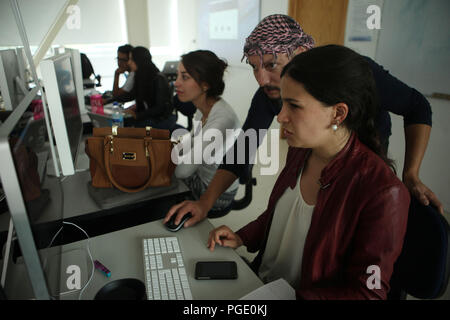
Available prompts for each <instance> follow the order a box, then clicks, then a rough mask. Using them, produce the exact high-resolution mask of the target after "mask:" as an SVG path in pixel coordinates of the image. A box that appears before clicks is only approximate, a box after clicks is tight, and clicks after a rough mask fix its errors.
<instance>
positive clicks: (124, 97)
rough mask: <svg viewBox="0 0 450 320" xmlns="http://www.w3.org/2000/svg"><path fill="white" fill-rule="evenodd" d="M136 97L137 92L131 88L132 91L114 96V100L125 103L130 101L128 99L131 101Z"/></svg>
mask: <svg viewBox="0 0 450 320" xmlns="http://www.w3.org/2000/svg"><path fill="white" fill-rule="evenodd" d="M134 99H135V93H134V90H131V91H130V92H125V93H124V94H121V95H120V96H117V97H115V98H113V99H112V101H117V102H121V103H124V102H128V101H131V100H134Z"/></svg>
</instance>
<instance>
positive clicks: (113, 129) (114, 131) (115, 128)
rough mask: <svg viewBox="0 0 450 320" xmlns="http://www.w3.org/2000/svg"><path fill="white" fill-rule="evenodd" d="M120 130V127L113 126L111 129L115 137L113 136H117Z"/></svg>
mask: <svg viewBox="0 0 450 320" xmlns="http://www.w3.org/2000/svg"><path fill="white" fill-rule="evenodd" d="M118 128H119V126H116V125H113V126H112V127H111V132H112V135H113V136H117V134H118Z"/></svg>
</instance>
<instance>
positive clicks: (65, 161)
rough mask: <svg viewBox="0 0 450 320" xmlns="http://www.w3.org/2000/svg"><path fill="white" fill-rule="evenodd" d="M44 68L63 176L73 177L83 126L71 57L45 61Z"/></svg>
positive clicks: (67, 55)
mask: <svg viewBox="0 0 450 320" xmlns="http://www.w3.org/2000/svg"><path fill="white" fill-rule="evenodd" d="M40 67H41V73H42V80H43V82H44V90H45V93H46V96H47V103H48V109H49V112H50V119H51V122H52V128H53V133H54V135H55V140H56V146H57V150H58V156H59V160H60V161H59V162H60V164H61V170H62V174H63V175H65V176H67V175H72V174H74V173H75V163H76V158H77V154H78V148H79V145H80V142H81V137H82V134H83V123H82V120H81V114H80V103H81V102H80V101H79V97H78V94H77V88H76V85H75V78H74V74H73V64H72V61H71V55H70V54H69V53H64V54H61V55H57V56H53V57H51V58H48V59H46V60H43V61H42V62H41V64H40Z"/></svg>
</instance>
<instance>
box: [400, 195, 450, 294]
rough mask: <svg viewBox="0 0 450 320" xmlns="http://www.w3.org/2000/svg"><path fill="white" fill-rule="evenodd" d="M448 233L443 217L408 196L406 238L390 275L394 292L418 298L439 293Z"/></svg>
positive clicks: (444, 285)
mask: <svg viewBox="0 0 450 320" xmlns="http://www.w3.org/2000/svg"><path fill="white" fill-rule="evenodd" d="M449 233H450V227H449V224H448V222H447V220H446V219H445V217H443V216H442V215H441V214H440V213H439V212H438V211H437V210H436V209H435V208H434V207H432V206H424V205H422V204H420V203H419V201H418V200H416V199H415V198H414V197H411V205H410V209H409V216H408V226H407V230H406V235H405V241H404V244H403V249H402V252H401V254H400V256H399V258H398V260H397V262H396V263H395V266H394V272H393V274H392V279H391V289H392V291H393V292H396V291H397V292H398V291H399V290H400V291H403V292H404V293H406V294H409V295H411V296H413V297H415V298H418V299H436V298H439V297H440V296H442V294H443V293H444V292H445V290H446V288H447V285H448V280H449V264H450V255H449V252H448V249H449ZM403 297H404V296H403Z"/></svg>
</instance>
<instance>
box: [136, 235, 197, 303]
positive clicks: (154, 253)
mask: <svg viewBox="0 0 450 320" xmlns="http://www.w3.org/2000/svg"><path fill="white" fill-rule="evenodd" d="M143 253H144V269H145V270H144V274H145V277H146V281H145V284H146V287H147V298H148V299H149V300H183V299H188V300H192V293H191V290H190V287H189V281H188V277H187V274H186V269H185V268H184V263H183V256H182V254H181V251H180V247H179V244H178V239H177V238H176V237H164V238H152V239H144V240H143Z"/></svg>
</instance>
